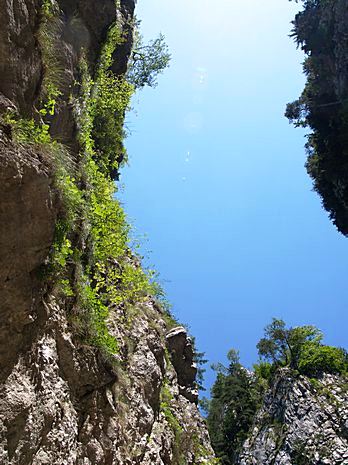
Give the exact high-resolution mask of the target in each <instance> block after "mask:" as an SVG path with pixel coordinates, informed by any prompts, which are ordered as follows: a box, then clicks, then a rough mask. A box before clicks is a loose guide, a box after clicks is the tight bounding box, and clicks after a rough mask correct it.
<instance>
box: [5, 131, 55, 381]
mask: <svg viewBox="0 0 348 465" xmlns="http://www.w3.org/2000/svg"><path fill="white" fill-rule="evenodd" d="M51 171H52V170H51V168H50V164H49V162H48V160H47V157H46V160H45V157H44V155H43V154H40V153H39V152H38V151H37V150H36V151H35V150H34V149H30V148H26V149H24V148H21V147H18V146H14V145H12V144H11V141H10V140H9V139H8V138H7V137H6V136H5V135H4V133H3V131H2V130H1V128H0V199H1V201H0V263H1V267H0V309H1V324H0V376H1V377H0V379H3V376H4V374H5V373H6V372H7V371H8V369H10V368H11V363H12V362H13V361H14V360H15V359H16V356H17V354H18V351H19V349H20V348H21V347H22V343H23V341H24V340H25V339H26V335H27V334H28V333H29V332H30V331H31V327H32V325H33V323H35V321H36V319H37V305H38V301H39V299H40V282H39V280H38V277H37V270H38V268H39V267H40V265H42V263H43V261H44V260H45V258H46V257H47V254H48V251H49V248H50V247H51V244H52V242H53V235H54V228H55V218H56V211H55V208H54V195H53V190H52V176H51V174H52V173H51Z"/></svg>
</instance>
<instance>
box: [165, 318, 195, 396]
mask: <svg viewBox="0 0 348 465" xmlns="http://www.w3.org/2000/svg"><path fill="white" fill-rule="evenodd" d="M166 340H167V346H168V350H169V353H170V356H171V360H172V363H173V366H174V368H175V371H176V373H177V376H178V383H179V389H180V392H181V394H182V395H183V396H184V397H186V398H187V399H189V400H191V401H192V402H197V401H198V392H197V388H196V386H195V380H196V375H197V367H196V364H195V363H194V354H193V347H192V342H191V339H190V338H189V337H188V335H187V331H186V329H185V328H184V327H182V326H178V327H177V328H173V329H172V330H171V331H169V333H168V334H167V336H166Z"/></svg>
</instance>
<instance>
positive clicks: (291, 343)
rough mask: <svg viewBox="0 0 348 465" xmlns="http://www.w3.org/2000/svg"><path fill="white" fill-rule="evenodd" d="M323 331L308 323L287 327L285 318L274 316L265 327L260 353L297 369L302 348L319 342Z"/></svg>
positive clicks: (258, 345) (277, 363)
mask: <svg viewBox="0 0 348 465" xmlns="http://www.w3.org/2000/svg"><path fill="white" fill-rule="evenodd" d="M322 338H323V334H322V332H321V331H320V330H319V329H318V328H316V327H315V326H311V325H306V326H298V327H295V328H286V324H285V322H284V321H283V320H279V319H277V318H273V321H272V323H271V324H269V325H267V326H266V328H265V337H264V338H262V339H261V340H260V341H259V343H258V344H257V348H258V351H259V355H260V356H261V357H263V358H265V359H266V360H270V361H271V362H272V363H274V364H276V365H279V366H290V367H291V368H294V369H297V368H298V362H299V358H300V356H301V350H302V348H303V346H304V345H305V344H306V343H309V342H311V343H313V344H319V343H320V341H321V340H322Z"/></svg>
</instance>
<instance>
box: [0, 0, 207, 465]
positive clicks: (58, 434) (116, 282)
mask: <svg viewBox="0 0 348 465" xmlns="http://www.w3.org/2000/svg"><path fill="white" fill-rule="evenodd" d="M134 8H135V4H134V1H133V0H122V1H120V2H116V6H115V2H114V1H112V0H101V1H98V2H91V1H89V0H83V1H82V0H80V1H79V0H76V1H75V0H69V1H66V0H59V2H55V1H50V0H47V1H46V0H45V1H43V2H39V1H37V0H14V1H9V0H2V1H1V8H0V47H1V48H0V112H1V124H0V261H1V271H0V307H1V323H0V463H1V464H4V465H5V464H6V465H10V464H11V465H15V464H18V465H19V464H21V465H29V464H33V465H44V464H47V465H48V464H50V465H52V464H56V465H72V464H78V465H92V464H93V465H96V464H98V465H99V464H100V465H102V464H105V465H107V464H109V465H111V464H119V465H121V464H122V465H126V464H129V465H134V464H143V465H145V464H148V465H156V464H158V465H164V464H166V465H169V464H178V465H179V464H182V463H187V464H192V465H193V464H196V465H198V464H213V463H215V462H214V454H213V452H212V449H211V446H210V443H209V437H208V433H207V430H206V427H205V423H204V421H203V420H202V418H201V416H200V414H199V412H198V409H197V392H196V385H195V376H196V367H195V364H194V349H193V347H192V343H191V340H190V338H189V337H188V335H187V332H186V330H185V329H184V328H182V327H180V326H178V325H177V324H176V323H175V321H173V319H172V318H170V316H169V315H168V314H167V312H166V311H165V310H164V309H163V308H162V307H161V305H160V304H159V303H158V301H157V300H156V299H155V298H154V297H152V296H151V292H149V291H148V290H147V288H146V286H145V284H142V287H141V286H140V285H139V288H140V287H141V292H140V290H138V289H136V290H134V289H133V288H132V286H133V282H130V283H129V282H128V284H127V286H128V287H127V286H126V284H125V282H126V277H127V276H128V277H129V275H130V274H131V273H133V275H134V280H136V278H137V277H138V280H140V279H143V280H144V279H145V278H144V276H143V275H142V274H140V271H139V262H138V259H137V258H136V257H135V256H134V255H133V254H132V253H131V252H130V251H129V250H128V249H127V247H126V246H124V245H123V249H122V253H121V252H119V254H118V256H115V254H113V253H111V252H110V251H111V250H114V249H115V244H114V243H112V241H113V240H115V241H116V240H117V237H116V236H115V235H113V233H112V231H111V232H110V231H107V233H103V231H102V227H104V226H105V224H107V218H106V217H105V218H104V217H103V216H102V215H103V211H104V210H105V209H106V208H107V207H105V205H103V203H102V202H100V201H99V200H100V198H101V197H100V196H101V195H104V194H105V192H106V194H105V198H106V199H107V200H106V202H107V205H108V208H109V210H108V212H109V213H110V212H112V211H115V209H117V208H119V206H118V205H117V203H115V201H114V200H113V191H112V179H113V178H115V177H117V171H118V168H119V165H120V162H121V161H122V158H124V156H125V151H124V148H123V144H122V140H121V138H120V137H119V138H118V140H113V142H114V145H113V146H112V151H111V150H110V153H111V152H112V153H113V160H112V161H110V159H107V157H106V156H105V157H104V164H103V168H101V164H98V163H99V160H100V159H101V158H102V157H103V154H105V150H104V151H103V148H102V143H104V142H105V140H106V138H107V136H108V137H110V138H111V139H112V137H113V136H115V133H116V132H117V131H119V133H120V134H121V129H120V128H121V127H122V124H123V117H124V112H125V108H126V106H127V105H126V104H123V106H122V105H121V104H120V101H122V98H125V97H124V94H122V92H125V91H124V88H125V87H126V84H125V83H124V79H123V76H124V73H125V71H126V68H127V62H128V58H129V55H130V52H131V47H132V40H133V39H132V38H133V26H134V21H133V17H134ZM115 27H116V28H115ZM112 28H114V29H112ZM110 31H111V32H110ZM102 67H104V68H103V69H102ZM86 69H87V70H88V72H86V71H83V70H86ZM101 69H102V70H101ZM98 73H99V74H98ZM98 79H99V81H98ZM83 81H84V84H83ZM111 84H113V85H114V89H115V90H114V89H112V88H111ZM83 85H85V87H83ZM88 85H89V86H90V87H89V88H88ZM108 86H109V87H108ZM122 86H123V87H122ZM86 89H87V90H86ZM109 91H110V92H109ZM117 91H118V94H117ZM107 92H109V94H107ZM103 93H104V94H103ZM96 94H98V96H97V97H96V96H95V95H96ZM106 94H107V95H108V98H109V99H111V98H112V96H113V95H116V97H117V99H118V100H117V99H116V97H115V102H114V107H113V108H109V107H107V105H108V104H109V103H108V100H107V98H106V97H104V96H105V95H106ZM127 95H128V94H127ZM98 98H99V100H98ZM88 101H89V102H91V103H88ZM88 105H89V107H88ZM98 105H99V106H98ZM103 105H104V107H105V108H106V110H105V121H104V123H105V124H107V123H108V122H110V121H111V120H108V114H109V113H110V114H111V117H112V118H114V119H113V120H112V121H111V123H112V124H114V123H113V121H116V122H117V124H116V123H115V124H116V125H115V126H112V127H111V130H110V134H107V133H105V134H102V135H101V133H100V132H99V133H98V128H99V126H98V124H99V123H100V121H99V122H98V118H101V112H102V111H103V108H104V107H103ZM117 105H118V106H117ZM87 107H88V108H89V113H88V111H87V110H86V108H87ZM81 115H85V119H84V120H83V118H82V117H81ZM111 123H110V124H111ZM86 128H87V129H86ZM91 128H92V129H91ZM99 129H100V128H99ZM84 131H85V132H84ZM93 131H94V133H93V136H91V133H92V132H93ZM87 132H88V135H87V136H86V133H87ZM81 134H82V135H81ZM102 136H103V137H104V139H103V141H101V139H102ZM98 137H99V138H98ZM88 142H91V143H90V145H89V147H88ZM110 156H111V155H110ZM59 157H60V159H59ZM98 157H99V158H98ZM58 159H59V160H58ZM87 159H88V160H87ZM86 160H87V161H86ZM82 166H83V168H81V167H82ZM86 167H87V168H86ZM88 169H90V171H88ZM93 170H94V171H93ZM92 171H93V173H94V178H93V176H92V175H91V174H90V173H91V172H92ZM86 173H87V174H86ZM97 180H98V182H99V184H97ZM110 186H111V187H110ZM93 189H94V190H93ZM98 195H99V197H98ZM93 196H94V197H93ZM76 199H77V201H76ZM86 199H88V201H87V200H86ZM95 199H97V200H98V199H99V200H98V201H95ZM92 201H93V202H94V203H93V202H92ZM88 202H89V203H88ZM81 204H83V205H84V208H85V209H84V210H83V212H84V214H85V217H84V216H83V215H82V210H78V209H79V208H80V207H81ZM98 208H99V210H98ZM103 208H104V210H103ZM74 209H75V210H74ZM92 211H93V212H94V217H93V218H94V219H90V218H89V216H88V215H89V212H92ZM117 211H118V212H119V216H120V218H123V217H122V213H121V211H120V210H117ZM72 212H73V213H72ZM77 212H78V213H77ZM96 212H97V213H98V214H99V215H100V216H101V221H100V222H99V223H98V222H97V219H96V218H97V216H98V215H97V213H96ZM72 219H73V221H72ZM62 225H63V226H64V227H63V226H62ZM67 225H68V226H67ZM96 225H99V226H100V229H98V228H97V227H96ZM62 237H63V239H62ZM97 237H98V238H99V240H100V241H102V240H104V239H105V238H106V237H108V238H109V242H107V243H106V242H105V244H106V245H105V247H104V249H103V253H104V255H105V257H104V260H105V261H104V262H102V258H101V255H102V253H101V252H100V254H99V255H98V256H97V255H96V253H97V252H96V251H97V250H98V241H97V239H96V238H97ZM105 240H106V239H105ZM96 244H97V245H96ZM117 244H118V243H117ZM112 247H113V249H112ZM120 247H121V246H120ZM120 247H119V248H120ZM105 250H107V252H105ZM93 254H94V255H93ZM93 256H94V259H91V257H93ZM101 264H103V270H102V271H100V267H101V266H102V265H101ZM105 264H106V265H105ZM104 265H105V266H104ZM98 267H99V268H98ZM97 268H98V269H99V271H100V273H99V275H98V277H97V274H98V273H97V271H96V270H97ZM125 270H126V271H127V273H128V275H127V274H126V271H125ZM99 271H98V272H99ZM109 272H110V273H111V274H112V273H113V275H112V276H113V278H112V279H113V286H112V290H113V298H111V297H110V295H111V290H110V289H111V284H110V286H109V287H108V285H106V284H105V280H107V279H108V277H109V276H110V275H108V273H109ZM117 273H118V274H117ZM133 275H132V276H133ZM98 279H99V281H98ZM102 279H103V280H104V281H103V284H100V283H101V282H102ZM110 281H111V278H110ZM98 283H99V284H98ZM122 286H123V287H122ZM121 287H122V289H123V292H124V294H123V297H122V298H121V297H120V295H119V294H117V292H118V289H119V288H121ZM144 288H146V289H145V290H144ZM126 291H127V293H126ZM77 295H78V296H79V297H77ZM115 295H116V297H115ZM127 296H128V297H127ZM127 299H128V300H127Z"/></svg>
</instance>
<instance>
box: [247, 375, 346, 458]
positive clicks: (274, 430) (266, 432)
mask: <svg viewBox="0 0 348 465" xmlns="http://www.w3.org/2000/svg"><path fill="white" fill-rule="evenodd" d="M347 425H348V379H347V378H343V377H338V376H333V375H324V376H323V377H322V378H321V379H319V380H316V381H311V380H309V379H308V378H306V377H303V376H299V377H295V376H294V375H292V374H291V372H290V371H289V370H286V369H284V370H283V371H282V372H281V373H280V374H279V376H278V377H277V379H276V381H275V383H274V384H273V386H272V389H271V391H270V392H269V393H268V395H267V396H266V399H265V402H264V405H263V407H262V409H261V410H260V412H259V413H258V415H257V417H256V420H255V424H254V428H253V430H252V433H251V436H250V438H249V439H248V440H247V441H246V442H245V444H244V447H243V450H242V454H241V457H240V461H239V463H240V465H346V464H347V463H348V434H347V433H348V430H347Z"/></svg>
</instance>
